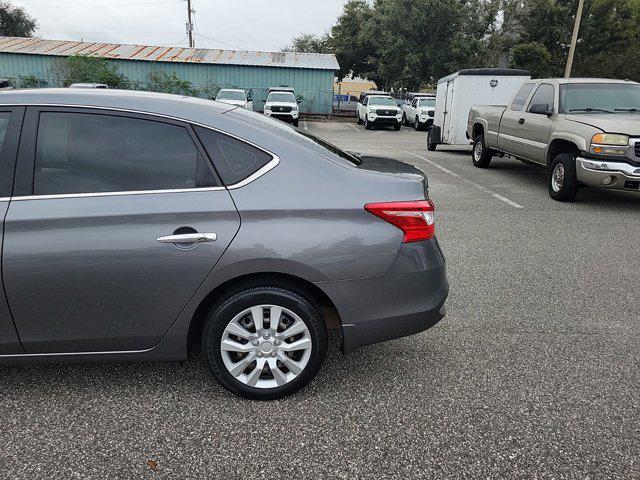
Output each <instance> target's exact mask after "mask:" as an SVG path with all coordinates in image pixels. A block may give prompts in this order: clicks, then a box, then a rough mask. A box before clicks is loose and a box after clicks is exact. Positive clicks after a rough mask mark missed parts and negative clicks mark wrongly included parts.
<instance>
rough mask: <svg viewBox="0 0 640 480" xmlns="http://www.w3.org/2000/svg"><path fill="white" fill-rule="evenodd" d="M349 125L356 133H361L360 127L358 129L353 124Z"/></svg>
mask: <svg viewBox="0 0 640 480" xmlns="http://www.w3.org/2000/svg"><path fill="white" fill-rule="evenodd" d="M347 125H349V126H350V127H351V128H353V129H354V130H355V131H356V132H358V133H360V130H359V129H358V127H356V126H355V125H354V124H353V123H347Z"/></svg>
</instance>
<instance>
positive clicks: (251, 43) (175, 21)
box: [12, 0, 347, 51]
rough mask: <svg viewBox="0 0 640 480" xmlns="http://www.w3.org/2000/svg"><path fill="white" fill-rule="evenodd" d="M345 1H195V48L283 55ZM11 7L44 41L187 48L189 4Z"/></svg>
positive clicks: (99, 1) (139, 1) (57, 0)
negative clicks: (282, 50)
mask: <svg viewBox="0 0 640 480" xmlns="http://www.w3.org/2000/svg"><path fill="white" fill-rule="evenodd" d="M346 1H347V0H192V5H193V8H194V9H195V11H196V13H195V17H194V18H195V25H196V32H198V33H199V34H200V35H196V46H197V47H203V48H223V49H229V48H233V47H231V46H230V45H234V46H237V47H240V48H242V49H246V50H265V51H273V50H280V48H282V47H283V46H285V45H287V44H288V43H289V42H290V41H291V39H292V38H293V37H294V36H296V35H298V34H300V33H315V34H322V33H324V32H325V31H326V30H328V29H329V28H331V26H332V25H333V24H334V23H335V21H336V18H337V17H338V15H339V14H340V13H341V12H342V7H343V5H344V4H345V3H346ZM12 3H14V4H17V5H20V6H22V7H24V8H25V9H26V10H27V12H29V14H30V15H31V16H33V17H34V18H36V19H37V21H38V30H37V31H36V35H37V36H39V37H42V38H47V39H61V40H80V39H82V40H85V41H93V42H114V43H134V44H148V45H176V46H183V47H184V46H188V43H187V39H186V30H185V23H186V15H187V4H186V0H129V1H125V0H13V2H12ZM206 37H210V38H206ZM214 39H215V40H214ZM216 40H217V41H216ZM221 42H224V43H221ZM225 43H226V44H229V45H225Z"/></svg>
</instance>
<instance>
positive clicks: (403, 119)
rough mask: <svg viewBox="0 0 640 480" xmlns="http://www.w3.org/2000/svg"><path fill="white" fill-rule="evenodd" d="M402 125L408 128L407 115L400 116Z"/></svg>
mask: <svg viewBox="0 0 640 480" xmlns="http://www.w3.org/2000/svg"><path fill="white" fill-rule="evenodd" d="M402 125H404V126H405V127H408V126H409V122H408V121H407V114H406V113H403V114H402Z"/></svg>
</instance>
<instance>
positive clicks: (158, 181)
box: [33, 112, 215, 195]
mask: <svg viewBox="0 0 640 480" xmlns="http://www.w3.org/2000/svg"><path fill="white" fill-rule="evenodd" d="M210 186H215V178H214V176H213V174H212V171H211V170H210V168H209V167H208V165H207V163H206V160H205V159H204V158H202V157H201V155H200V154H199V151H198V149H197V148H196V145H195V144H194V142H193V140H192V139H191V136H190V135H189V132H188V131H187V130H186V129H185V128H184V127H180V126H177V125H169V124H166V123H162V122H156V121H151V120H141V119H137V118H128V117H119V116H115V115H99V114H86V113H59V112H44V113H42V114H41V115H40V123H39V126H38V139H37V146H36V159H35V176H34V184H33V190H34V194H36V195H51V194H64V193H97V192H118V191H135V190H164V189H183V188H196V187H210Z"/></svg>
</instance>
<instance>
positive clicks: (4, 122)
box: [0, 112, 11, 150]
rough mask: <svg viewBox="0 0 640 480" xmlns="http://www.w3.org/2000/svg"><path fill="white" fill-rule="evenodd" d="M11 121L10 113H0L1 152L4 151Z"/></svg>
mask: <svg viewBox="0 0 640 480" xmlns="http://www.w3.org/2000/svg"><path fill="white" fill-rule="evenodd" d="M10 119H11V114H10V113H9V112H2V113H0V150H2V145H4V137H5V136H6V135H7V127H8V126H9V120H10Z"/></svg>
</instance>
